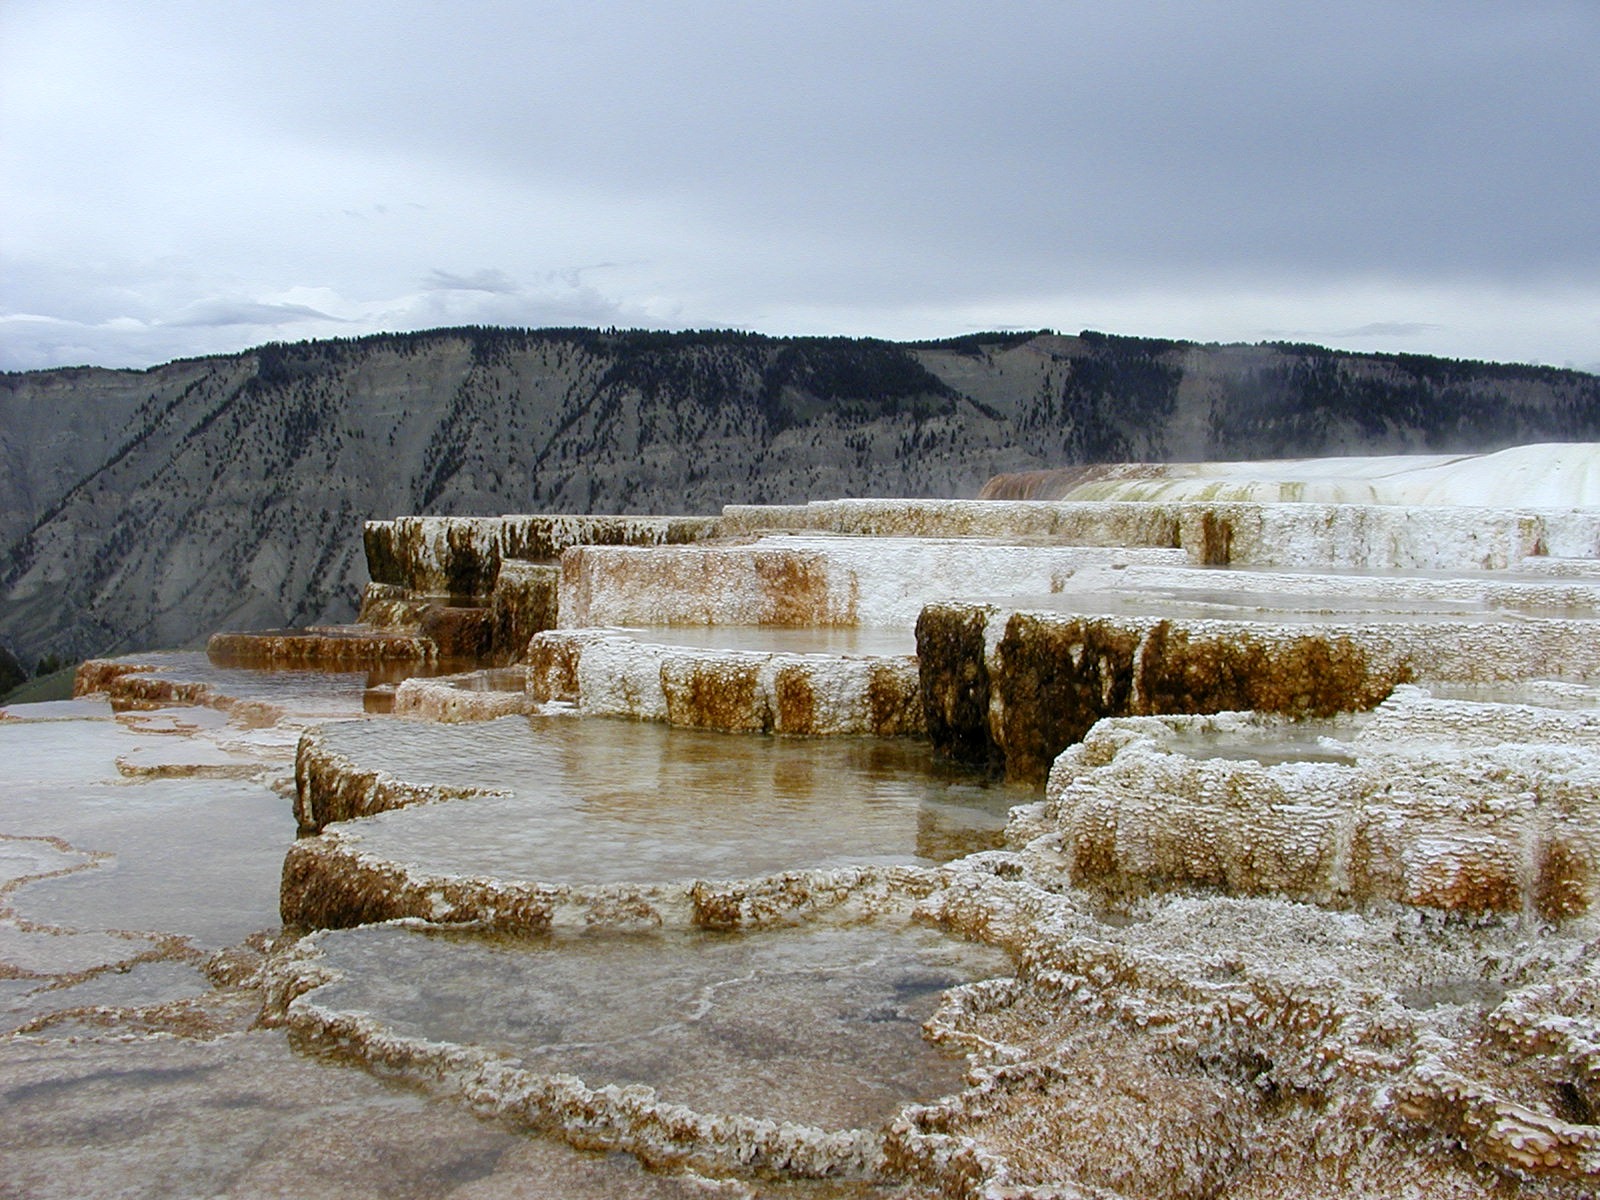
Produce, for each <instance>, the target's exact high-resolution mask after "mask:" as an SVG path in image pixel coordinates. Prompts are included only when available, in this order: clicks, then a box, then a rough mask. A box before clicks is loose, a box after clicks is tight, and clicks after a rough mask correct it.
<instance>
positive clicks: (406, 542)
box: [362, 513, 720, 597]
mask: <svg viewBox="0 0 1600 1200" xmlns="http://www.w3.org/2000/svg"><path fill="white" fill-rule="evenodd" d="M719 525H720V523H719V520H718V518H715V517H605V516H600V517H594V516H566V515H560V514H550V513H545V514H531V515H525V516H503V517H401V518H399V519H398V520H394V521H368V522H367V523H366V525H365V527H364V528H363V531H362V538H363V542H364V544H365V547H366V553H367V570H368V573H369V574H370V575H371V577H372V580H373V582H375V583H386V584H396V585H399V586H401V587H406V588H412V589H415V590H417V591H421V592H429V593H448V594H450V595H454V596H463V597H474V596H476V597H484V596H488V595H489V594H490V591H491V590H492V589H493V587H494V584H495V580H496V578H497V577H498V575H499V572H500V568H501V563H502V561H503V560H506V559H523V560H529V561H544V562H553V561H554V560H556V559H557V558H559V557H560V556H561V553H562V552H563V551H564V550H567V549H569V548H570V547H573V546H584V545H626V546H659V545H680V544H686V543H689V542H697V541H702V540H704V539H706V538H708V537H713V536H715V535H716V533H717V532H718V529H719Z"/></svg>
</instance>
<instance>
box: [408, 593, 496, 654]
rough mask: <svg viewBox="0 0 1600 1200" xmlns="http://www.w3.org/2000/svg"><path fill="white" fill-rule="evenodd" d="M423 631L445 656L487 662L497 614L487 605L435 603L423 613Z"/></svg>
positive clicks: (491, 652) (421, 629) (492, 648)
mask: <svg viewBox="0 0 1600 1200" xmlns="http://www.w3.org/2000/svg"><path fill="white" fill-rule="evenodd" d="M420 633H421V635H422V636H423V637H425V638H427V639H429V640H430V641H432V642H433V643H434V645H436V646H438V647H439V653H440V654H441V655H442V656H444V657H445V658H459V659H463V660H466V661H469V662H480V663H481V662H488V661H489V660H490V659H491V658H492V657H493V651H494V613H493V612H492V611H491V610H490V609H487V608H465V607H462V608H457V607H446V606H445V605H442V604H436V605H434V606H433V607H432V608H430V609H428V611H427V612H425V613H424V614H423V615H422V624H421V626H420Z"/></svg>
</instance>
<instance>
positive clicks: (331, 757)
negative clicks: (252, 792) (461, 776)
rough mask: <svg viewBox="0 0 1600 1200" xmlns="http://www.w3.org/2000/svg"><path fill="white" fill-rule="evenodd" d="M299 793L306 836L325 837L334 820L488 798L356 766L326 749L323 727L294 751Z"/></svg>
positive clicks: (298, 814)
mask: <svg viewBox="0 0 1600 1200" xmlns="http://www.w3.org/2000/svg"><path fill="white" fill-rule="evenodd" d="M294 789H295V800H294V815H295V820H296V821H297V822H298V824H299V832H300V836H301V837H305V836H307V835H310V834H316V833H320V832H322V830H323V828H324V827H325V826H327V825H330V824H332V823H333V822H335V821H348V820H351V819H352V818H355V817H365V816H370V815H371V814H373V813H380V812H386V811H388V810H389V809H391V808H404V807H406V806H408V805H412V804H428V803H431V802H433V801H435V800H446V799H452V798H455V797H460V796H481V795H486V794H489V793H488V792H487V791H486V790H485V789H483V788H478V787H471V786H457V785H444V784H424V783H411V782H408V781H406V780H404V779H397V778H395V777H394V776H393V775H390V774H388V773H387V772H385V771H383V770H381V769H378V768H372V769H367V768H363V767H360V766H357V765H356V764H355V763H354V762H352V761H351V760H350V759H348V758H346V757H345V756H344V755H343V754H340V753H339V752H338V751H335V750H332V749H330V748H329V747H328V746H327V744H326V742H325V741H324V739H323V736H322V727H321V726H316V727H313V728H311V729H308V730H306V732H305V733H303V734H301V735H300V742H299V745H298V746H297V747H296V749H295V759H294Z"/></svg>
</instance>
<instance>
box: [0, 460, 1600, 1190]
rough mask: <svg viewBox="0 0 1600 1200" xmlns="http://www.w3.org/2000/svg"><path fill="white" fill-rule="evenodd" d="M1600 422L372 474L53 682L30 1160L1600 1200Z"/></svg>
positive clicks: (15, 837) (29, 1043)
mask: <svg viewBox="0 0 1600 1200" xmlns="http://www.w3.org/2000/svg"><path fill="white" fill-rule="evenodd" d="M1597 461H1600V459H1597V455H1596V450H1595V448H1594V447H1529V448H1522V449H1521V450H1519V451H1516V452H1506V453H1504V454H1502V455H1499V456H1484V457H1481V458H1474V459H1462V458H1446V457H1442V456H1441V457H1438V458H1434V459H1430V460H1416V461H1405V462H1396V461H1394V460H1335V461H1324V462H1304V463H1288V464H1284V463H1279V464H1267V465H1262V464H1250V465H1239V464H1187V465H1180V466H1175V467H1166V468H1151V467H1142V468H1139V469H1131V468H1129V469H1120V470H1112V471H1102V472H1100V473H1099V476H1098V477H1097V478H1096V479H1095V480H1093V481H1092V486H1093V487H1095V488H1099V489H1101V490H1100V491H1099V492H1097V493H1095V494H1096V495H1100V496H1104V497H1107V498H1103V499H1092V500H1076V501H1067V502H1054V501H1041V500H1029V501H931V500H930V501H922V500H912V501H890V500H850V501H829V502H824V503H818V504H810V505H803V506H792V507H786V508H772V507H763V508H754V507H740V506H732V507H730V508H728V509H727V510H725V512H724V514H723V515H722V516H721V517H719V518H697V519H680V518H570V517H544V516H528V517H514V518H431V517H418V518H402V519H400V520H397V521H393V522H376V523H372V524H371V525H369V527H368V530H367V541H368V551H369V562H370V563H371V566H372V574H373V576H374V578H375V580H377V584H376V585H375V586H374V588H373V589H370V590H369V593H368V596H367V604H366V607H365V609H364V619H365V620H366V622H367V624H368V625H370V626H371V627H372V629H373V643H372V658H373V661H374V662H378V663H380V664H381V663H382V660H383V659H384V657H385V655H386V654H387V653H388V652H389V651H391V650H393V651H396V652H398V651H401V650H405V649H406V648H407V645H408V644H413V645H415V644H420V643H422V642H429V643H430V644H431V645H432V647H433V649H432V650H429V651H428V653H427V654H426V655H418V654H415V653H413V657H412V658H411V659H410V660H407V661H406V662H403V663H389V664H382V665H379V666H375V667H373V668H371V669H369V670H361V671H341V672H335V673H323V672H318V671H310V670H304V669H296V670H287V671H286V670H247V669H243V668H240V667H236V666H223V665H216V664H213V663H211V662H208V661H207V660H206V658H205V657H204V656H201V655H193V654H151V655H142V656H137V657H134V658H130V659H126V660H118V661H111V662H100V663H90V664H87V665H86V666H85V667H84V668H82V669H81V671H80V673H79V687H80V691H82V692H84V693H85V696H84V697H83V698H80V699H78V700H74V701H70V702H60V703H54V704H42V705H17V706H14V707H13V708H11V709H9V710H4V711H3V713H0V1016H3V1022H0V1025H3V1029H0V1033H3V1036H0V1106H3V1107H0V1111H3V1112H4V1114H5V1120H4V1121H0V1194H5V1195H13V1194H15V1195H18V1196H26V1197H57V1196H59V1197H112V1196H119V1197H120V1196H147V1197H155V1196H168V1195H183V1196H188V1195H195V1196H220V1195H230V1196H241V1197H242V1196H258V1195H259V1196H268V1195H285V1194H295V1195H307V1196H313V1195H323V1194H327V1195H339V1196H348V1197H361V1198H367V1197H371V1198H372V1200H380V1198H381V1200H395V1198H396V1197H405V1196H445V1197H451V1198H452V1200H498V1198H500V1197H529V1196H531V1197H536V1198H537V1197H563V1198H566V1197H573V1198H576V1200H585V1198H591V1197H592V1198H598V1197H608V1198H609V1197H624V1198H625V1197H680V1198H686V1197H691V1196H695V1197H704V1196H708V1195H713V1196H730V1197H733V1196H737V1197H757V1196H761V1197H766V1196H784V1197H796V1198H812V1197H815V1198H817V1200H834V1198H844V1197H850V1198H852V1200H864V1198H874V1200H931V1198H935V1197H960V1198H971V1200H977V1198H979V1197H983V1198H985V1200H1001V1198H1004V1200H1199V1198H1202V1197H1203V1198H1206V1200H1337V1198H1343V1197H1360V1198H1365V1200H1376V1198H1378V1197H1385V1198H1387V1197H1407V1198H1408V1200H1409V1198H1413V1197H1414V1198H1417V1200H1465V1198H1467V1197H1489V1198H1490V1200H1513V1198H1517V1200H1521V1198H1530V1200H1579V1198H1580V1197H1581V1198H1585V1200H1587V1198H1590V1197H1593V1196H1594V1195H1596V1194H1597V1192H1600V637H1597V636H1596V634H1597V632H1600V618H1597V616H1596V602H1597V600H1600V559H1597V555H1600V508H1597V507H1584V506H1585V505H1595V504H1597V503H1600V496H1596V495H1593V494H1591V491H1592V489H1593V487H1594V485H1593V484H1592V483H1591V482H1590V481H1591V480H1593V479H1595V478H1597V477H1600V472H1597V471H1596V470H1595V464H1596V462H1597ZM1080 484H1081V485H1082V486H1085V487H1088V486H1090V483H1086V482H1083V481H1082V480H1080ZM1029 486H1043V485H1042V484H1040V483H1039V482H1038V481H1035V484H1030V485H1029ZM1075 486H1078V485H1075ZM1290 496H1297V497H1299V498H1300V501H1301V502H1298V503H1260V502H1245V501H1262V500H1266V499H1271V500H1274V501H1276V500H1280V499H1284V498H1287V497H1290ZM1130 497H1153V499H1134V498H1130ZM1485 498H1493V499H1497V500H1498V499H1503V500H1504V501H1505V502H1506V505H1507V507H1505V508H1500V509H1485V508H1481V507H1473V505H1476V504H1480V503H1481V502H1482V501H1483V500H1484V499H1485ZM1353 499H1359V500H1360V501H1361V503H1346V501H1350V500H1353ZM1541 506H1542V507H1541ZM558 556H559V557H560V560H561V566H560V568H559V570H560V584H559V589H558V588H557V586H556V584H557V580H556V572H557V570H558V568H557V567H556V566H555V565H554V564H555V561H556V559H557V557H558ZM452 597H453V598H454V600H453V602H452V603H451V604H450V605H446V604H444V603H442V601H446V600H449V599H450V598H452ZM557 619H559V624H560V626H561V627H560V628H548V626H549V625H550V624H551V623H552V622H554V621H555V620H557ZM424 630H429V631H431V632H424ZM491 634H492V638H491V637H490V635H491ZM351 636H352V635H349V634H345V633H342V634H340V635H339V638H340V646H339V647H338V649H339V652H340V653H341V654H345V655H346V656H347V657H346V658H344V659H342V660H340V659H337V658H335V657H333V655H332V652H331V651H330V657H329V661H330V662H333V661H344V662H350V661H353V659H352V658H350V657H349V655H350V654H351V653H352V651H351V650H350V647H348V646H346V645H344V643H345V642H347V641H349V640H350V638H351ZM354 636H355V637H356V638H360V637H362V636H365V634H363V633H360V632H358V633H357V634H355V635H354ZM277 637H278V643H279V645H278V650H280V651H282V655H281V657H288V656H289V655H290V652H293V654H301V653H314V652H315V651H316V646H315V644H314V640H310V639H308V640H305V641H304V642H303V643H302V642H301V641H293V642H291V641H289V640H286V639H287V638H302V637H304V634H303V631H302V632H299V633H294V634H289V635H277ZM385 638H387V639H389V640H388V641H387V642H384V641H383V640H382V639H385ZM474 638H482V639H487V641H486V642H485V644H493V645H494V646H495V652H494V653H493V654H491V655H488V656H485V657H484V659H483V660H482V661H485V662H488V663H491V664H493V665H491V666H489V667H486V668H484V669H474V670H463V669H462V668H461V667H460V666H459V665H449V666H447V665H444V664H443V663H442V660H441V656H440V655H439V654H438V653H436V651H437V650H438V648H439V647H440V646H445V645H450V644H457V645H467V644H469V643H471V642H472V640H473V639H474ZM507 638H511V639H513V640H515V642H516V644H517V647H518V653H517V654H513V655H510V656H509V657H508V656H505V655H503V654H502V653H501V651H503V649H504V646H505V639H507ZM493 639H499V641H494V640H493ZM452 640H453V641H452ZM238 645H246V643H238ZM263 645H265V643H263ZM522 646H526V647H527V650H526V653H525V654H521V653H520V648H521V647H522ZM408 652H409V651H408ZM263 657H264V658H266V659H270V658H271V655H270V654H268V655H264V656H263ZM511 659H517V661H510V660H511ZM508 662H509V665H507V664H508ZM391 708H392V710H393V711H392V713H391V712H390V709H391ZM1251 709H1253V710H1255V711H1244V710H1251ZM1221 710H1239V711H1221ZM693 727H698V728H693ZM958 759H960V760H965V762H966V765H962V764H961V763H960V762H957V761H955V760H958ZM1006 775H1011V776H1013V777H1014V779H1015V781H1014V782H1010V783H1008V782H1005V777H1006ZM396 1081H397V1082H399V1083H401V1084H403V1085H405V1086H403V1087H399V1088H396V1087H393V1086H391V1084H392V1083H393V1082H396ZM480 1117H489V1118H492V1119H491V1120H487V1121H484V1120H479V1119H478V1118H480Z"/></svg>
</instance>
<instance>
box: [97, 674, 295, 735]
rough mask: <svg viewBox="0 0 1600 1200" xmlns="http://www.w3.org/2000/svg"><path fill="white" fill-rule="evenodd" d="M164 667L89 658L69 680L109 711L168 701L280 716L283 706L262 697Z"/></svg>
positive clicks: (246, 716)
mask: <svg viewBox="0 0 1600 1200" xmlns="http://www.w3.org/2000/svg"><path fill="white" fill-rule="evenodd" d="M166 669H167V668H166V667H164V666H158V665H155V664H151V663H138V662H132V661H123V660H120V659H109V658H91V659H89V660H88V661H87V662H85V663H83V664H82V665H80V666H79V667H78V670H77V673H76V674H75V675H74V676H73V680H72V694H73V695H74V696H93V695H103V696H105V698H106V701H107V703H109V704H110V705H111V709H112V711H113V712H141V711H149V710H151V709H157V708H165V707H167V706H169V705H194V706H197V707H201V708H213V709H216V710H217V711H218V712H225V713H229V714H231V715H233V716H234V717H235V718H238V719H243V720H247V721H250V722H253V723H256V724H260V725H271V724H273V723H274V722H276V721H278V720H280V719H281V718H282V717H283V715H284V710H283V709H282V708H280V707H278V706H277V705H275V704H269V703H267V702H266V701H264V700H239V699H236V698H235V697H233V696H229V695H226V694H224V693H222V692H219V691H217V689H216V688H215V687H213V686H212V685H211V684H209V683H198V682H195V681H193V680H185V679H172V678H169V677H168V676H167V675H165V674H164V673H163V672H165V671H166Z"/></svg>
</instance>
